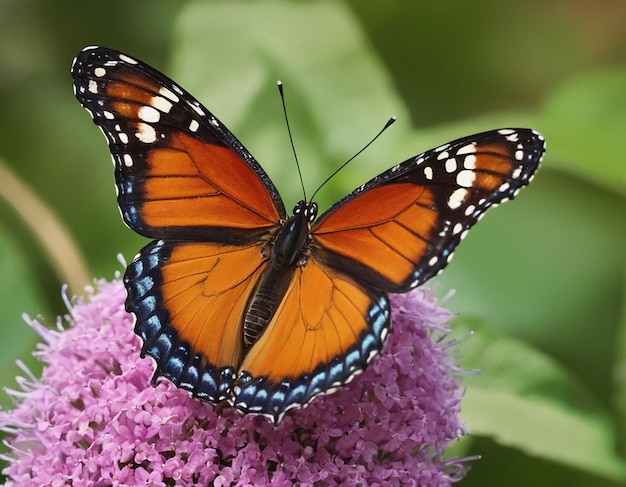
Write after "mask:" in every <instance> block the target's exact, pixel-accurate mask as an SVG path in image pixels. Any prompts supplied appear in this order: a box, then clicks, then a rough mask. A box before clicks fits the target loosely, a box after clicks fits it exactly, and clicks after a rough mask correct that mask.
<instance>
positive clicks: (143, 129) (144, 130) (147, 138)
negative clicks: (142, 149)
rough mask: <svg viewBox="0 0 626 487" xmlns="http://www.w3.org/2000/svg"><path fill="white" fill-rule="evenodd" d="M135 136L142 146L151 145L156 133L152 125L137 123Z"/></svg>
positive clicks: (154, 140) (155, 138)
mask: <svg viewBox="0 0 626 487" xmlns="http://www.w3.org/2000/svg"><path fill="white" fill-rule="evenodd" d="M135 136H136V137H137V138H138V139H139V140H140V141H141V142H143V143H144V144H152V143H154V142H156V140H157V133H156V130H154V127H153V126H152V125H148V124H147V123H141V122H140V123H138V124H137V132H136V133H135Z"/></svg>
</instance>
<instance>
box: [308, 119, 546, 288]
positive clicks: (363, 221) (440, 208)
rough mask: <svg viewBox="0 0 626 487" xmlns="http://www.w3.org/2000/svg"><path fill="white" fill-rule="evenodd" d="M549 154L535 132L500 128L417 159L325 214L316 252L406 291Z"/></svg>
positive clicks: (378, 283)
mask: <svg viewBox="0 0 626 487" xmlns="http://www.w3.org/2000/svg"><path fill="white" fill-rule="evenodd" d="M543 152H544V140H543V137H541V135H539V134H538V133H536V132H535V131H533V130H529V129H502V130H497V131H491V132H485V133H481V134H477V135H474V136H470V137H465V138H462V139H459V140H456V141H454V142H450V143H449V144H446V145H444V146H441V147H439V148H437V149H433V150H431V151H428V152H425V153H424V154H421V155H418V156H416V157H413V158H411V159H409V160H407V161H405V162H403V163H402V164H400V165H398V166H396V167H394V168H392V169H390V170H388V171H386V172H385V173H383V174H381V175H380V176H378V177H376V178H374V179H373V180H371V181H370V182H368V183H367V184H365V185H363V186H362V187H361V188H358V189H357V190H355V191H354V192H352V193H351V194H349V195H348V196H347V197H346V198H344V199H343V200H341V201H340V202H339V203H337V204H336V205H335V206H333V207H332V208H331V209H330V210H329V211H327V212H326V213H325V214H324V215H322V216H321V217H320V219H319V220H318V222H317V223H316V224H315V226H314V227H313V229H312V231H311V234H312V236H313V244H312V245H311V247H312V250H313V251H314V252H315V253H316V254H317V255H319V257H320V259H322V260H323V261H324V262H325V263H327V264H328V265H330V266H332V267H334V268H337V269H341V270H344V271H345V272H348V273H350V274H352V275H354V276H356V277H357V278H358V279H359V280H360V281H362V282H367V283H369V284H370V285H371V286H374V287H376V288H378V289H382V290H384V291H386V292H406V291H408V290H409V289H411V288H412V287H415V286H418V285H420V284H422V283H424V282H425V281H426V280H428V279H429V278H431V277H432V276H433V275H435V274H436V273H438V272H439V271H440V270H441V269H442V268H443V267H445V265H446V264H447V263H448V262H449V260H450V258H451V257H452V253H453V251H454V248H455V247H456V246H457V245H458V244H459V242H460V241H461V239H462V238H463V237H464V236H465V235H466V233H467V230H468V229H469V228H470V227H471V226H472V225H474V224H475V223H476V222H477V221H478V220H479V219H480V218H481V217H482V215H483V214H484V213H485V212H486V211H487V210H488V209H489V208H490V207H491V206H493V205H496V204H498V203H501V202H503V201H506V200H508V199H511V198H513V197H514V196H515V195H516V194H517V192H518V191H519V189H520V188H521V187H522V186H525V185H527V184H528V183H529V182H530V180H531V179H532V176H533V174H534V172H535V170H536V169H537V166H538V164H539V161H540V160H541V156H542V154H543Z"/></svg>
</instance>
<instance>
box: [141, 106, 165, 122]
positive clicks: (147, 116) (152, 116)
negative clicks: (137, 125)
mask: <svg viewBox="0 0 626 487" xmlns="http://www.w3.org/2000/svg"><path fill="white" fill-rule="evenodd" d="M138 115H139V118H140V119H141V120H143V121H144V122H148V123H156V122H158V121H159V119H160V118H161V114H160V113H159V112H158V110H155V109H154V108H152V107H151V106H148V105H145V106H143V107H141V108H140V109H139V112H138Z"/></svg>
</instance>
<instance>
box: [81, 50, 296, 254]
mask: <svg viewBox="0 0 626 487" xmlns="http://www.w3.org/2000/svg"><path fill="white" fill-rule="evenodd" d="M72 75H73V77H74V89H75V93H76V97H77V98H78V100H79V101H80V103H81V104H82V105H83V107H85V108H86V109H87V110H88V111H89V113H90V114H91V115H92V118H93V120H94V122H95V123H96V124H97V125H98V126H99V127H100V128H101V129H102V131H103V133H104V135H105V136H106V138H107V140H108V143H109V149H110V150H111V155H112V157H113V162H114V164H115V181H116V185H117V190H118V203H119V206H120V210H121V212H122V216H123V217H124V221H125V222H126V224H127V225H128V226H129V227H131V228H132V229H133V230H135V231H137V232H139V233H141V234H142V235H145V236H147V237H153V238H191V239H196V240H210V241H219V242H227V243H234V242H242V241H245V242H251V241H254V240H256V239H258V238H259V235H262V234H264V233H265V232H266V231H267V230H268V229H271V228H272V227H274V226H275V225H276V224H277V223H278V221H279V220H281V219H283V218H284V217H285V209H284V205H283V203H282V201H281V199H280V196H279V194H278V192H277V191H276V188H275V187H274V185H273V184H272V182H271V181H270V179H269V178H268V176H267V174H266V173H265V172H264V171H263V169H262V168H261V166H260V165H259V164H258V163H257V162H256V161H255V160H254V158H253V157H252V156H251V155H250V153H249V152H248V151H247V150H246V149H245V148H244V147H243V145H242V144H241V143H240V142H239V141H238V140H237V139H236V138H235V136H234V135H233V134H232V133H231V132H230V131H229V130H228V129H227V128H226V127H224V125H222V123H221V122H220V121H219V120H217V118H215V116H214V115H213V114H211V112H209V111H208V110H207V109H206V108H204V107H203V106H202V105H200V103H199V102H198V101H196V100H195V99H194V98H193V97H192V96H191V95H190V94H189V93H187V92H185V91H184V90H183V89H182V88H180V87H179V86H178V85H177V84H176V83H174V82H173V81H172V80H170V79H169V78H167V77H166V76H165V75H163V74H161V73H159V72H158V71H156V70H155V69H153V68H151V67H149V66H148V65H146V64H144V63H142V62H140V61H137V60H135V59H132V58H130V57H128V56H126V55H125V54H122V53H119V52H117V51H113V50H110V49H105V48H87V49H85V50H83V51H82V52H81V53H80V54H79V55H78V57H77V58H76V59H75V61H74V64H73V66H72Z"/></svg>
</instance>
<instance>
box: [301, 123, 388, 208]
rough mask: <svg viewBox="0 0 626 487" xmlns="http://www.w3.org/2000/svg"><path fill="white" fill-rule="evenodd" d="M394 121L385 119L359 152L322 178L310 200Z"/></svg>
mask: <svg viewBox="0 0 626 487" xmlns="http://www.w3.org/2000/svg"><path fill="white" fill-rule="evenodd" d="M395 121H396V117H391V118H390V119H389V120H387V123H386V124H385V126H384V127H383V128H382V129H380V132H378V133H377V134H376V135H375V136H374V138H373V139H372V140H370V141H369V142H368V143H367V144H365V146H363V148H362V149H361V150H360V151H359V152H357V153H356V154H354V155H353V156H352V157H351V158H350V159H348V160H347V161H346V162H344V163H343V164H342V165H341V166H339V167H338V168H337V169H335V170H334V171H333V173H332V174H331V175H330V176H328V177H327V178H326V179H325V180H324V182H323V183H322V184H320V185H319V186H318V188H317V189H316V190H315V193H313V196H311V200H313V198H315V195H316V194H317V193H318V192H319V190H320V189H322V188H323V187H324V185H325V184H326V183H327V182H328V181H330V180H331V179H332V178H334V177H335V175H336V174H337V173H338V172H339V171H341V170H342V169H343V168H344V167H346V166H347V165H348V163H350V162H351V161H352V160H353V159H356V157H357V156H358V155H359V154H361V152H363V151H364V150H365V149H367V148H368V147H369V146H370V145H372V144H373V143H374V141H375V140H376V139H377V138H378V137H380V136H381V135H382V133H383V132H384V131H385V130H387V129H388V128H389V127H391V125H392V124H393V123H394V122H395Z"/></svg>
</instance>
